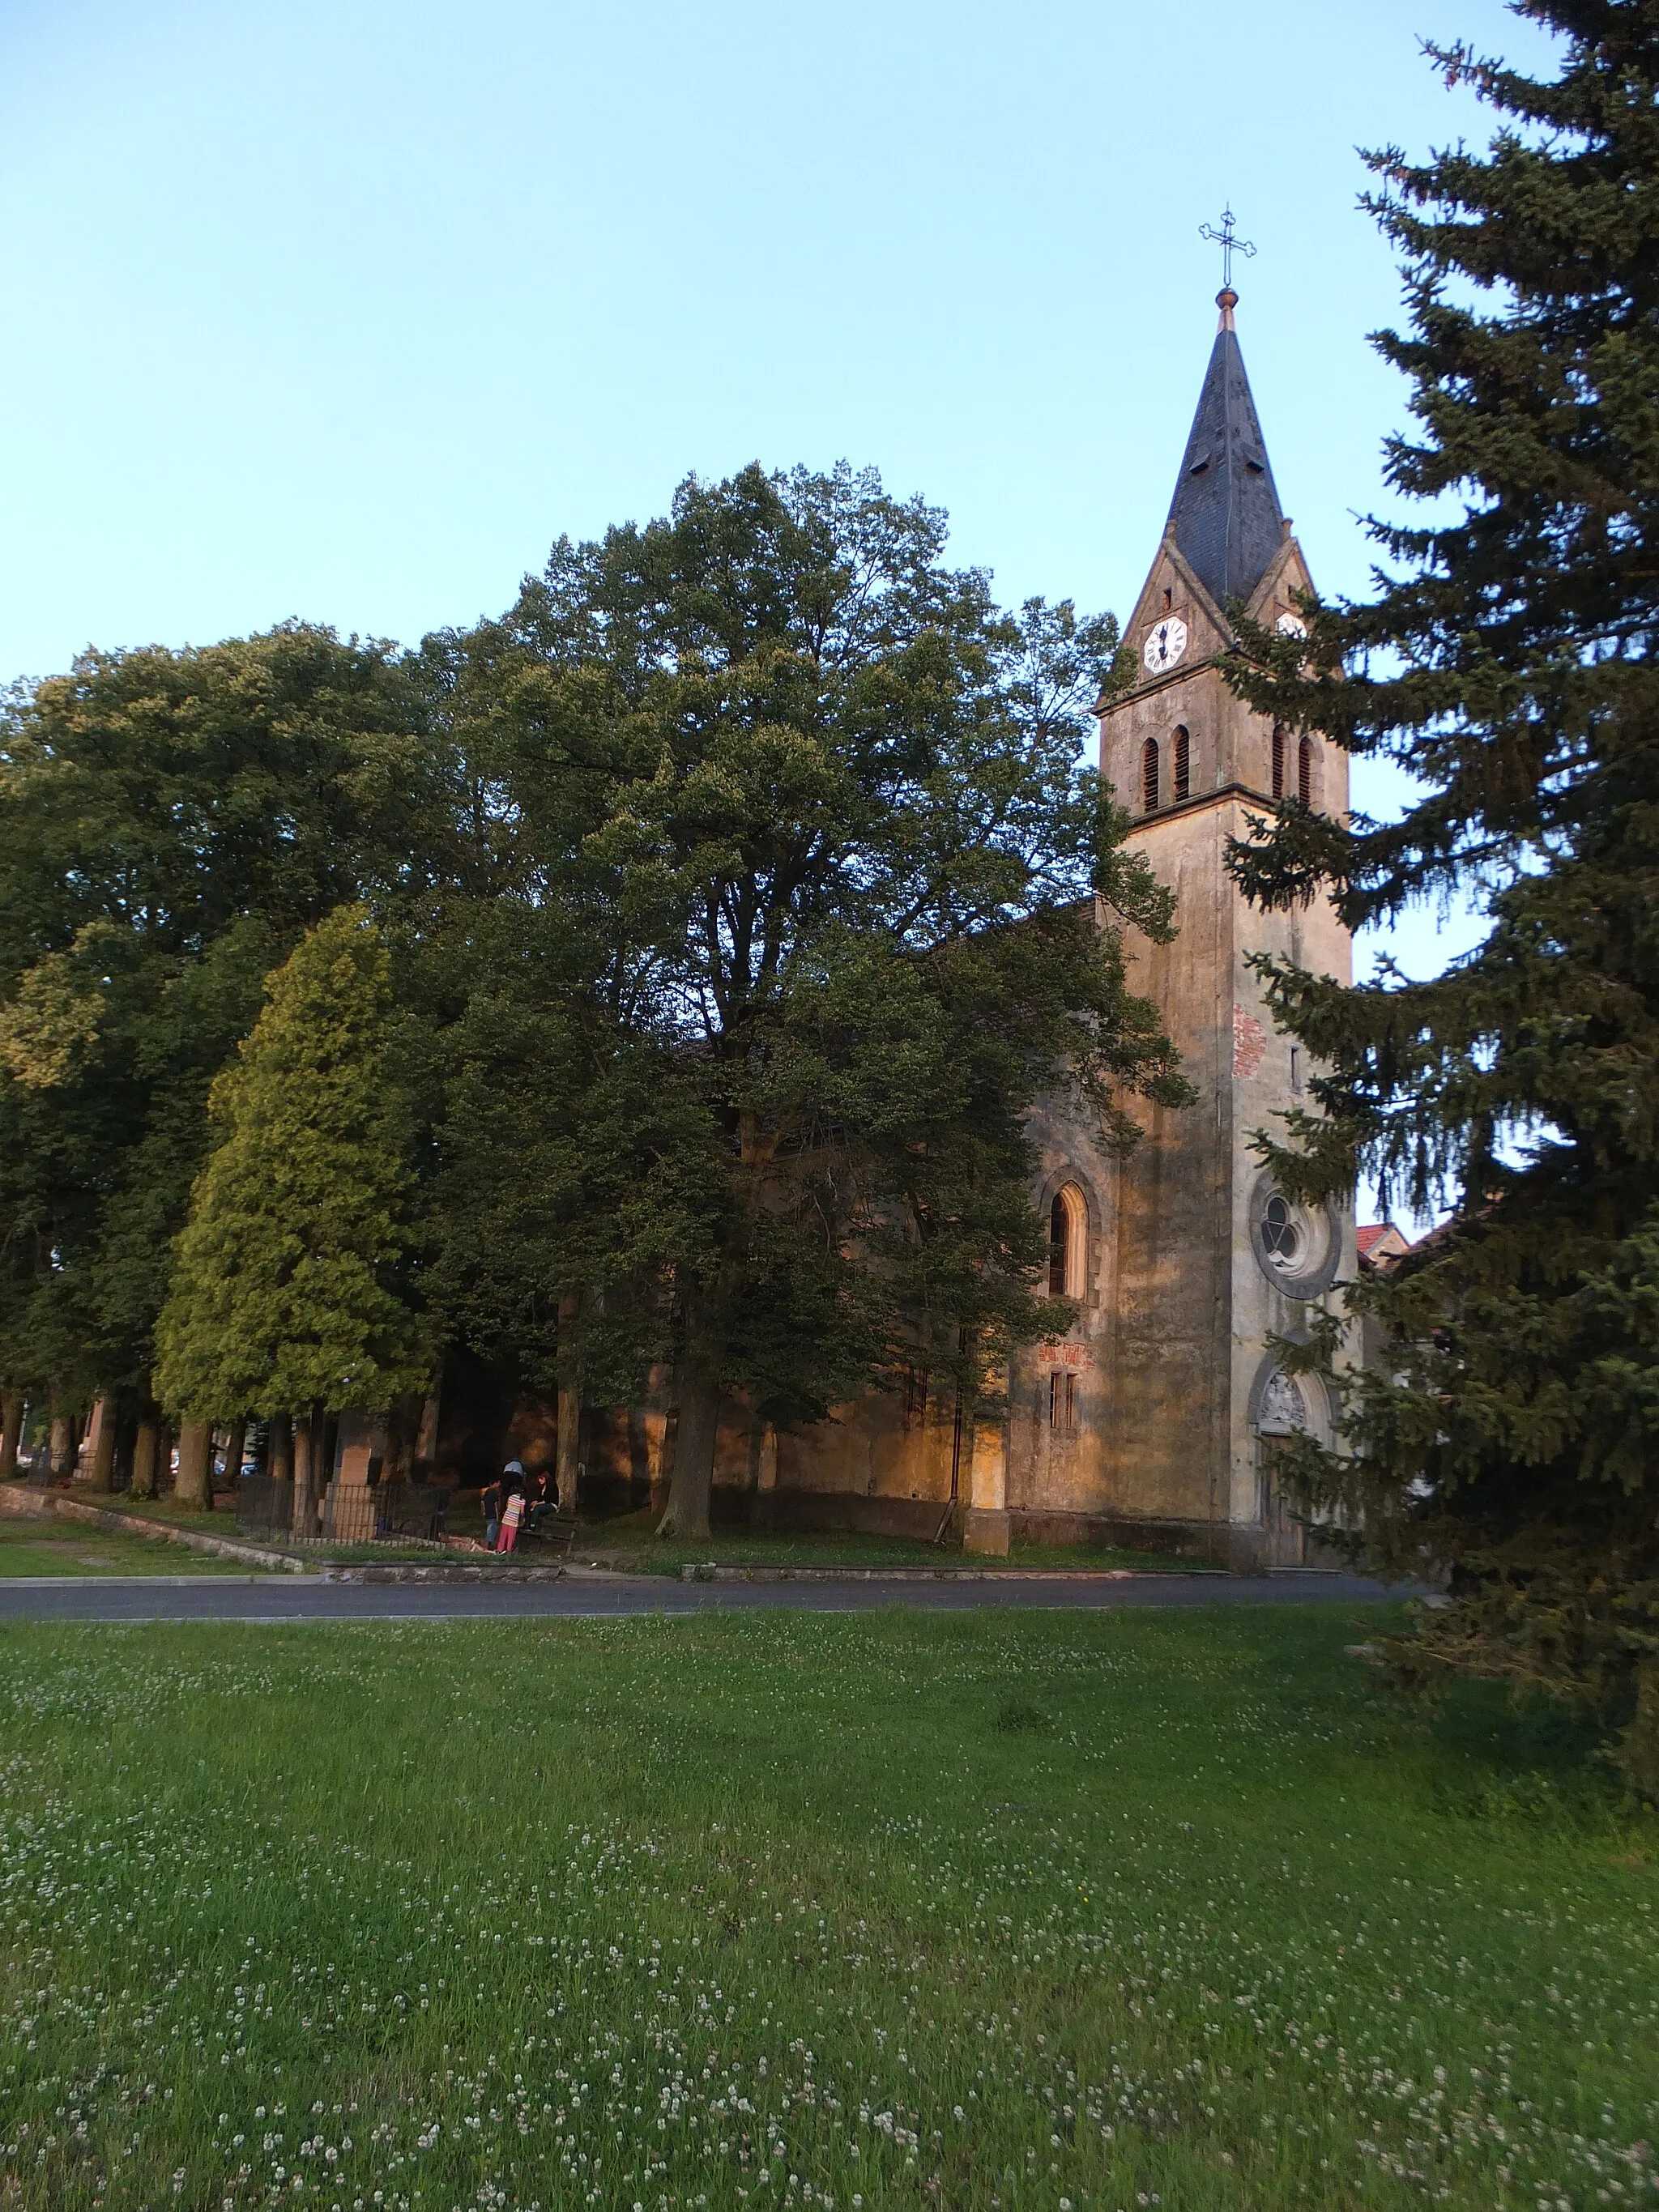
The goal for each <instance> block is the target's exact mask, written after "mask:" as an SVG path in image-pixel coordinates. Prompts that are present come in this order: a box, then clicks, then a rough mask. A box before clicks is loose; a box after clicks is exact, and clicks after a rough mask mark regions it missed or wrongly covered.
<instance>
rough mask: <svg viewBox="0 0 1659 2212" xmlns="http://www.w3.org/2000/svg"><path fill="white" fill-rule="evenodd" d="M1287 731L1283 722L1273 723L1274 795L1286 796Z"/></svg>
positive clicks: (1281, 797)
mask: <svg viewBox="0 0 1659 2212" xmlns="http://www.w3.org/2000/svg"><path fill="white" fill-rule="evenodd" d="M1286 738H1287V732H1286V731H1285V725H1284V724H1283V722H1275V723H1274V724H1273V797H1274V798H1275V799H1283V797H1284V796H1285V742H1286Z"/></svg>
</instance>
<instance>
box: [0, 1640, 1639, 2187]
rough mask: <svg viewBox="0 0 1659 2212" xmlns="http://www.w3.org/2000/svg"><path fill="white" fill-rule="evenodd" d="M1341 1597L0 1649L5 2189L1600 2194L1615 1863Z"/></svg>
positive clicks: (1551, 1788) (1617, 1809) (1617, 1962)
mask: <svg viewBox="0 0 1659 2212" xmlns="http://www.w3.org/2000/svg"><path fill="white" fill-rule="evenodd" d="M1390 1617H1392V1616H1391V1615H1389V1613H1386V1612H1384V1611H1383V1610H1382V1609H1377V1608H1373V1609H1371V1610H1370V1611H1369V1612H1366V1613H1355V1611H1354V1610H1353V1609H1352V1608H1348V1607H1334V1606H1329V1607H1326V1606H1321V1607H1307V1608H1301V1607H1297V1608H1285V1609H1284V1610H1271V1609H1266V1608H1247V1607H1238V1608H1225V1609H1224V1608H1220V1607H1218V1608H1216V1609H1214V1610H1213V1611H1209V1610H1206V1611H1170V1612H1168V1613H1150V1612H1137V1613H1129V1612H1123V1613H1097V1614H1085V1613H1071V1614H1067V1613H1045V1614H1040V1615H1039V1614H1031V1613H1000V1612H999V1613H994V1614H992V1613H982V1614H949V1615H943V1616H924V1615H920V1614H918V1613H914V1612H910V1611H907V1610H904V1609H902V1608H898V1607H895V1608H893V1609H892V1610H890V1611H888V1610H884V1611H882V1612H880V1613H876V1614H866V1615H830V1616H821V1617H812V1616H802V1615H788V1614H784V1613H775V1612H763V1613H750V1614H744V1615H740V1616H727V1617H713V1616H702V1617H700V1618H691V1619H679V1620H673V1619H665V1618H660V1617H659V1618H655V1619H647V1620H633V1621H626V1622H580V1621H570V1622H538V1623H493V1622H492V1623H466V1624H461V1623H448V1624H442V1623H431V1624H428V1623H386V1624H378V1625H373V1626H370V1625H364V1626H304V1627H293V1626H289V1627H283V1628H260V1627H249V1626H214V1625H207V1624H204V1625H200V1626H168V1627H161V1626H156V1627H142V1628H138V1627H133V1628H125V1629H109V1628H101V1629H94V1628H89V1627H74V1628H70V1627H52V1628H49V1627H44V1626H27V1627H24V1626H6V1627H4V1628H3V1629H0V1715H3V1717H4V1724H3V1729H0V1777H3V1789H4V1797H3V1805H0V1916H3V1917H0V1960H3V1966H4V1974H5V1979H4V1984H3V1991H0V2020H3V2037H0V2204H4V2205H13V2204H15V2205H19V2206H24V2205H27V2206H29V2207H41V2208H52V2212H61V2209H62V2208H87V2212H91V2208H94V2207H99V2206H108V2207H114V2206H137V2205H145V2206H149V2207H151V2208H154V2212H160V2208H161V2207H163V2206H179V2207H184V2208H190V2212H206V2208H215V2212H220V2208H222V2207H224V2206H229V2207H230V2208H232V2212H242V2208H253V2207H264V2206H274V2205H276V2204H277V2203H282V2204H284V2205H289V2206H299V2207H313V2206H314V2207H320V2208H325V2212H332V2208H336V2207H337V2208H339V2212H461V2208H465V2212H473V2208H478V2207H483V2208H491V2212H532V2208H541V2212H552V2208H554V2207H555V2206H561V2207H562V2206H567V2205H584V2206H586V2205H597V2206H602V2207H605V2208H611V2207H621V2208H623V2212H631V2208H634V2207H635V2206H637V2207H639V2208H641V2212H662V2208H664V2207H665V2206H666V2207H671V2208H674V2212H680V2208H687V2207H690V2208H697V2212H702V2208H709V2207H712V2208H738V2207H742V2206H748V2207H756V2206H766V2207H771V2208H776V2207H786V2206H799V2207H805V2206H808V2205H811V2206H823V2207H824V2208H825V2212H837V2209H839V2212H888V2209H889V2208H898V2207H904V2208H911V2207H914V2208H931V2207H948V2208H957V2207H981V2206H983V2207H986V2208H997V2209H998V2212H1000V2208H1009V2212H1013V2208H1019V2212H1027V2209H1028V2208H1029V2212H1084V2208H1089V2212H1095V2208H1100V2207H1104V2208H1108V2212H1119V2209H1121V2212H1130V2208H1139V2207H1141V2206H1144V2205H1162V2206H1165V2207H1169V2208H1170V2212H1207V2209H1208V2208H1214V2212H1222V2208H1226V2212H1261V2208H1265V2207H1280V2206H1284V2207H1301V2206H1304V2205H1311V2206H1321V2207H1328V2208H1331V2212H1347V2208H1352V2207H1354V2206H1359V2205H1364V2206H1368V2207H1370V2206H1376V2207H1391V2206H1407V2205H1418V2204H1424V2203H1449V2204H1453V2205H1459V2206H1471V2207H1473V2206H1480V2207H1491V2206H1501V2207H1514V2208H1517V2212H1520V2208H1524V2212H1535V2208H1537V2207H1540V2206H1542V2207H1545V2208H1547V2212H1560V2208H1561V2207H1562V2206H1566V2207H1568V2208H1570V2212H1577V2209H1578V2208H1581V2207H1590V2206H1599V2205H1601V2204H1602V2203H1612V2204H1620V2205H1626V2204H1641V2203H1651V2202H1652V2201H1653V2197H1654V2193H1655V2192H1654V2175H1655V2171H1656V2166H1655V2153H1654V2152H1653V2150H1652V2149H1650V2148H1649V2146H1650V2145H1652V2144H1654V2143H1655V2142H1659V1877H1656V1846H1659V1830H1656V1824H1655V1822H1654V1821H1653V1820H1652V1819H1651V1818H1650V1817H1649V1816H1647V1815H1644V1814H1639V1813H1638V1812H1636V1811H1635V1810H1633V1809H1632V1808H1628V1807H1626V1806H1625V1805H1623V1804H1621V1802H1620V1801H1619V1800H1618V1799H1617V1797H1616V1796H1614V1795H1613V1792H1612V1790H1611V1789H1610V1788H1609V1787H1608V1785H1607V1784H1606V1783H1605V1782H1604V1781H1603V1780H1602V1779H1601V1778H1600V1776H1599V1774H1598V1771H1596V1770H1595V1768H1594V1767H1592V1766H1590V1765H1586V1764H1585V1762H1584V1759H1583V1747H1582V1746H1581V1745H1579V1744H1578V1743H1577V1741H1575V1740H1574V1739H1573V1737H1572V1735H1571V1732H1570V1731H1568V1730H1566V1729H1563V1728H1559V1727H1551V1726H1549V1725H1547V1724H1543V1723H1522V1722H1520V1721H1517V1720H1515V1719H1513V1718H1511V1717H1509V1716H1507V1715H1506V1713H1505V1712H1504V1709H1503V1708H1502V1707H1501V1706H1499V1705H1498V1704H1496V1703H1495V1702H1494V1701H1493V1700H1492V1699H1489V1698H1487V1697H1486V1695H1485V1694H1484V1693H1474V1694H1470V1695H1468V1696H1466V1697H1464V1698H1463V1699H1462V1700H1460V1702H1459V1704H1458V1705H1457V1706H1456V1707H1455V1710H1454V1711H1452V1712H1451V1713H1450V1714H1449V1716H1447V1717H1445V1718H1444V1719H1443V1721H1442V1722H1441V1723H1439V1724H1438V1726H1437V1728H1435V1729H1433V1730H1432V1731H1431V1730H1428V1729H1424V1728H1419V1725H1418V1724H1417V1723H1415V1722H1413V1721H1412V1720H1410V1719H1408V1718H1407V1717H1404V1716H1402V1715H1401V1713H1400V1712H1399V1711H1397V1710H1396V1709H1395V1707H1394V1706H1393V1705H1391V1704H1390V1703H1389V1702H1388V1701H1387V1699H1386V1697H1385V1694H1384V1692H1383V1690H1382V1689H1381V1687H1380V1686H1379V1684H1378V1682H1377V1680H1376V1677H1375V1676H1374V1675H1373V1674H1371V1673H1370V1671H1369V1670H1367V1669H1366V1668H1364V1667H1363V1666H1362V1665H1361V1664H1359V1663H1358V1662H1355V1661H1353V1660H1352V1659H1349V1658H1346V1657H1345V1656H1344V1654H1343V1647H1344V1645H1345V1644H1349V1643H1352V1642H1354V1641H1356V1640H1357V1639H1358V1638H1360V1637H1361V1636H1363V1635H1364V1634H1365V1633H1366V1632H1367V1631H1368V1630H1370V1629H1371V1628H1373V1627H1375V1626H1376V1625H1378V1624H1379V1623H1380V1622H1382V1621H1383V1620H1387V1619H1389V1618H1390Z"/></svg>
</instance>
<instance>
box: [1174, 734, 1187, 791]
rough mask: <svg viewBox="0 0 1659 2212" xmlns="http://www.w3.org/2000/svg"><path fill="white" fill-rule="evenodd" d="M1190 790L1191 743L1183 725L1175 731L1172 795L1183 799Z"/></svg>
mask: <svg viewBox="0 0 1659 2212" xmlns="http://www.w3.org/2000/svg"><path fill="white" fill-rule="evenodd" d="M1191 790H1192V744H1191V741H1190V739H1189V738H1188V735H1187V732H1186V730H1185V728H1184V727H1182V728H1179V729H1177V730H1176V733H1175V789H1174V793H1173V796H1174V797H1175V798H1176V799H1185V798H1186V797H1187V796H1188V793H1190V791H1191Z"/></svg>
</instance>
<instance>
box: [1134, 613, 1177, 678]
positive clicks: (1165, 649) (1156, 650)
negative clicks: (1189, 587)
mask: <svg viewBox="0 0 1659 2212" xmlns="http://www.w3.org/2000/svg"><path fill="white" fill-rule="evenodd" d="M1186 650H1187V625H1186V623H1184V622H1182V619H1181V617H1180V616H1179V615H1165V616H1164V619H1163V621H1162V622H1161V623H1154V625H1153V626H1152V629H1149V630H1148V631H1147V633H1146V644H1145V645H1144V646H1142V647H1141V649H1140V657H1141V659H1143V660H1144V661H1145V662H1146V668H1147V672H1148V673H1149V674H1150V675H1152V676H1162V675H1163V673H1164V670H1165V669H1166V668H1173V667H1174V666H1175V665H1176V661H1177V660H1179V659H1180V658H1181V656H1182V653H1185V651H1186Z"/></svg>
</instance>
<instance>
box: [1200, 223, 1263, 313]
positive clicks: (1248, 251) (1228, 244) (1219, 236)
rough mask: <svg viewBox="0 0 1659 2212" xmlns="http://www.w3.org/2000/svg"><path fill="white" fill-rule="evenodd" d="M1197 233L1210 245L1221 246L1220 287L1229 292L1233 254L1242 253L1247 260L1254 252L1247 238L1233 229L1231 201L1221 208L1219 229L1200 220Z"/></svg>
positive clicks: (1231, 279)
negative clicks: (1240, 235)
mask: <svg viewBox="0 0 1659 2212" xmlns="http://www.w3.org/2000/svg"><path fill="white" fill-rule="evenodd" d="M1198 234H1199V236H1200V238H1207V239H1208V240H1209V241H1210V243H1211V244H1212V246H1219V247H1220V248H1221V287H1222V289H1223V290H1224V291H1225V292H1231V290H1232V289H1233V256H1234V254H1235V253H1242V254H1243V256H1244V258H1245V259H1246V260H1247V261H1249V260H1250V259H1252V258H1254V256H1255V246H1252V245H1251V243H1250V241H1249V239H1248V238H1240V237H1239V236H1238V235H1237V232H1236V230H1235V229H1234V227H1233V210H1232V205H1231V202H1229V204H1227V206H1226V207H1225V208H1224V209H1223V210H1222V215H1221V228H1220V229H1219V230H1218V229H1217V228H1216V227H1215V225H1214V224H1213V223H1210V222H1201V223H1200V225H1199V226H1198Z"/></svg>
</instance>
